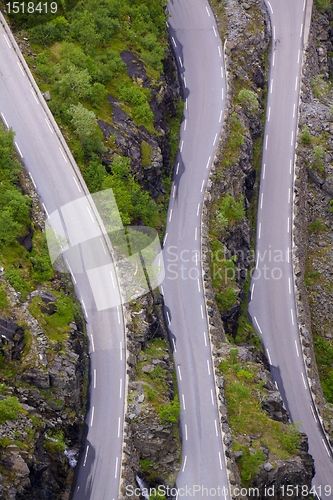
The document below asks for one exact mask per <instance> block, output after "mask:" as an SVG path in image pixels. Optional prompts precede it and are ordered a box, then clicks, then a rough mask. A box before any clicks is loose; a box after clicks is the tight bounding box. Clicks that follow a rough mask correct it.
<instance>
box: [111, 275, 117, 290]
mask: <svg viewBox="0 0 333 500" xmlns="http://www.w3.org/2000/svg"><path fill="white" fill-rule="evenodd" d="M110 276H111V280H112V285H113V288H116V284H115V282H114V279H113V274H112V271H110Z"/></svg>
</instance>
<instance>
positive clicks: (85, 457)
mask: <svg viewBox="0 0 333 500" xmlns="http://www.w3.org/2000/svg"><path fill="white" fill-rule="evenodd" d="M88 451H89V444H88V446H87V448H86V453H85V455H84V461H83V467H85V466H86V462H87V456H88Z"/></svg>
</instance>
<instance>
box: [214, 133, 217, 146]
mask: <svg viewBox="0 0 333 500" xmlns="http://www.w3.org/2000/svg"><path fill="white" fill-rule="evenodd" d="M216 139H217V134H215V137H214V141H213V146H215V143H216Z"/></svg>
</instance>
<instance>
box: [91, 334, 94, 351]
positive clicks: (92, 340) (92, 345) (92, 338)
mask: <svg viewBox="0 0 333 500" xmlns="http://www.w3.org/2000/svg"><path fill="white" fill-rule="evenodd" d="M90 339H91V350H92V352H95V342H94V336H93V335H91V336H90Z"/></svg>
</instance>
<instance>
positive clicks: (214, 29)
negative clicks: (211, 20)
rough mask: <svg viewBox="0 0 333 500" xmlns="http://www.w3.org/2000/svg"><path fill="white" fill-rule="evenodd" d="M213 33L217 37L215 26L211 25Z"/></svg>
mask: <svg viewBox="0 0 333 500" xmlns="http://www.w3.org/2000/svg"><path fill="white" fill-rule="evenodd" d="M213 31H214V35H215V36H216V37H217V33H216V29H215V26H213Z"/></svg>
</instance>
